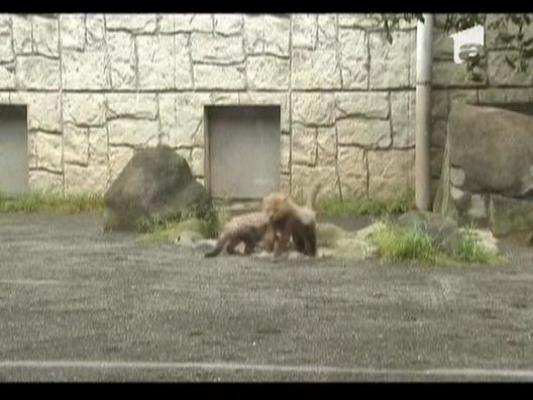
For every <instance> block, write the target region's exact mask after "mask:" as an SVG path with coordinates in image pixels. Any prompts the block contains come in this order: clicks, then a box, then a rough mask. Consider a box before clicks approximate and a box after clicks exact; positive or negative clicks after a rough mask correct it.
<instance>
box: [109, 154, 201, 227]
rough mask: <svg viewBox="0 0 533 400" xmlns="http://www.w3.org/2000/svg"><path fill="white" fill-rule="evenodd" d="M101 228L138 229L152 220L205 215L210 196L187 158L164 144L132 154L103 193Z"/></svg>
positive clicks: (148, 224)
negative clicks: (190, 166)
mask: <svg viewBox="0 0 533 400" xmlns="http://www.w3.org/2000/svg"><path fill="white" fill-rule="evenodd" d="M104 203H105V215H104V230H105V231H110V230H142V228H143V226H145V225H147V226H150V224H151V223H152V222H153V221H165V220H166V219H169V218H176V217H177V216H178V217H179V216H180V215H181V216H183V215H186V216H189V214H191V213H193V214H195V215H196V216H202V215H205V214H207V212H209V210H210V208H211V199H210V197H209V195H208V193H207V191H206V190H205V189H204V187H203V186H202V185H201V184H200V183H198V182H197V181H196V180H195V179H194V178H193V176H192V174H191V170H190V168H189V165H188V164H187V161H185V159H183V157H181V156H179V155H178V154H176V152H175V151H174V150H172V149H171V148H170V147H166V146H158V147H155V148H147V149H143V150H139V151H138V152H136V153H135V155H134V156H133V157H132V159H131V160H130V161H129V162H128V164H127V165H126V167H125V168H124V169H123V170H122V172H121V173H120V175H119V176H118V177H117V179H116V180H115V181H114V182H113V184H112V185H111V187H110V188H109V190H108V191H107V193H106V194H105V196H104Z"/></svg>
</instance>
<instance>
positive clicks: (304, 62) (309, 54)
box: [292, 49, 341, 89]
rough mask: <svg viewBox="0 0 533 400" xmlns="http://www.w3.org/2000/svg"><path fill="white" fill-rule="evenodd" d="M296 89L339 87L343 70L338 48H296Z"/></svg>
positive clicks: (293, 62) (293, 59) (294, 69)
mask: <svg viewBox="0 0 533 400" xmlns="http://www.w3.org/2000/svg"><path fill="white" fill-rule="evenodd" d="M292 56H293V58H292V87H293V88H294V89H339V88H340V87H341V71H340V68H339V60H338V57H337V51H336V50H307V49H294V50H293V52H292Z"/></svg>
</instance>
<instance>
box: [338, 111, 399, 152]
mask: <svg viewBox="0 0 533 400" xmlns="http://www.w3.org/2000/svg"><path fill="white" fill-rule="evenodd" d="M337 135H338V140H339V143H340V144H346V145H359V146H363V147H365V148H367V149H383V148H388V147H390V145H391V144H392V140H391V128H390V122H389V121H383V120H378V119H356V118H349V119H341V120H338V121H337Z"/></svg>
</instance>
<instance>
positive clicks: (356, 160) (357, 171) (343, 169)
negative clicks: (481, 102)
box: [337, 146, 368, 200]
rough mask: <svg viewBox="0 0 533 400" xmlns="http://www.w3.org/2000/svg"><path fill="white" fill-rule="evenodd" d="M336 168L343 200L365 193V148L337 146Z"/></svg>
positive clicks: (364, 194)
mask: <svg viewBox="0 0 533 400" xmlns="http://www.w3.org/2000/svg"><path fill="white" fill-rule="evenodd" d="M337 169H338V174H339V181H340V187H341V192H342V198H343V199H344V200H347V199H352V198H360V197H364V196H366V195H367V184H368V183H367V180H368V171H367V164H366V155H365V150H363V149H361V148H359V147H341V146H339V148H338V155H337Z"/></svg>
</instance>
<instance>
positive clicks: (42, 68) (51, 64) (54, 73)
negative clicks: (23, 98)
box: [16, 56, 60, 90]
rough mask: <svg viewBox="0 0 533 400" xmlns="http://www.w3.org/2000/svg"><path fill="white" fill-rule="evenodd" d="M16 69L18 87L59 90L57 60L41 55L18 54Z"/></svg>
mask: <svg viewBox="0 0 533 400" xmlns="http://www.w3.org/2000/svg"><path fill="white" fill-rule="evenodd" d="M16 69H17V87H18V88H19V89H44V90H59V86H60V73H59V60H52V59H49V58H46V57H43V56H18V57H17V61H16Z"/></svg>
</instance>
